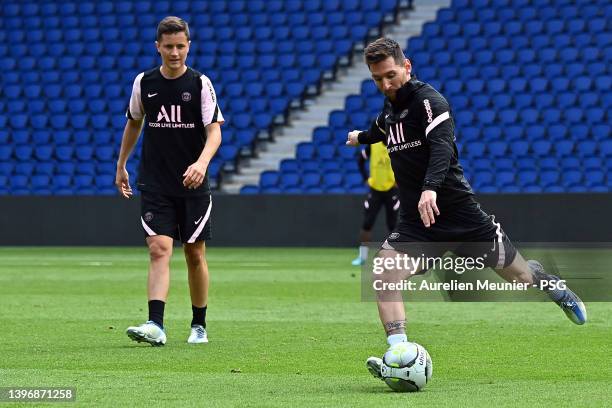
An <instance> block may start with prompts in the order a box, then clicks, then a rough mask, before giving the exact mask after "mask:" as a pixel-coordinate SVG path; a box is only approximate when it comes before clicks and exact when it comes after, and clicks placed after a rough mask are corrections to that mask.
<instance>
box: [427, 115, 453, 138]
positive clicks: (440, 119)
mask: <svg viewBox="0 0 612 408" xmlns="http://www.w3.org/2000/svg"><path fill="white" fill-rule="evenodd" d="M446 119H450V114H449V113H448V111H447V112H444V113H441V114H440V115H438V117H436V118H435V119H434V120H433V121H432V122H431V123H430V124H429V126H427V129H425V137H427V135H428V134H429V132H431V131H432V130H434V129H435V128H436V126H438V125H439V124H440V123H442V122H444V121H445V120H446Z"/></svg>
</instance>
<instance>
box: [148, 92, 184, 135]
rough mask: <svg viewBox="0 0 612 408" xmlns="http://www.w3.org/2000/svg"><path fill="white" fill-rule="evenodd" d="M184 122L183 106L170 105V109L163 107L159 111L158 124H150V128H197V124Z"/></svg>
mask: <svg viewBox="0 0 612 408" xmlns="http://www.w3.org/2000/svg"><path fill="white" fill-rule="evenodd" d="M190 97H191V95H190ZM182 122H183V121H182V119H181V105H170V108H168V109H166V107H165V106H164V105H162V106H161V108H160V109H159V113H158V114H157V122H149V127H153V128H184V129H193V128H195V123H182Z"/></svg>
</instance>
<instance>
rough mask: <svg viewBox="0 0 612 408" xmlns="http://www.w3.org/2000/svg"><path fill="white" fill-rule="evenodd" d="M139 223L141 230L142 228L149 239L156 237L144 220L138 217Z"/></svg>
mask: <svg viewBox="0 0 612 408" xmlns="http://www.w3.org/2000/svg"><path fill="white" fill-rule="evenodd" d="M140 221H141V222H142V228H144V230H145V231H146V232H147V234H149V236H150V237H152V236H155V235H157V234H156V233H155V231H153V230H152V229H151V227H149V226H148V225H147V223H146V222H145V220H144V218H142V217H140Z"/></svg>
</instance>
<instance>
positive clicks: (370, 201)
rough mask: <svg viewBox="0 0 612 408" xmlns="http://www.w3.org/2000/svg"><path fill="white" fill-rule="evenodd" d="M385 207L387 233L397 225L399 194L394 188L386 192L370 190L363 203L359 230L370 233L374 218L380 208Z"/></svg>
mask: <svg viewBox="0 0 612 408" xmlns="http://www.w3.org/2000/svg"><path fill="white" fill-rule="evenodd" d="M383 206H384V207H385V213H386V217H387V218H386V219H387V228H389V231H393V230H394V229H395V225H396V224H397V214H398V212H399V207H400V201H399V192H398V190H397V188H396V187H394V188H392V189H391V190H387V191H378V190H374V189H373V188H370V192H369V193H368V197H367V198H366V200H365V201H364V203H363V208H364V217H363V224H362V226H361V228H362V229H363V230H365V231H371V230H372V227H373V226H374V222H375V221H376V216H377V215H378V213H379V212H380V209H381V208H382V207H383Z"/></svg>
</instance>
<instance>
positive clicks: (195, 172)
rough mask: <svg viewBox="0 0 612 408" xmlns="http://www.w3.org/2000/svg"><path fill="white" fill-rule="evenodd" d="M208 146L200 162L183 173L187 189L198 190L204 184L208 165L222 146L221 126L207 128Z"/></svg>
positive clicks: (215, 124) (215, 125)
mask: <svg viewBox="0 0 612 408" xmlns="http://www.w3.org/2000/svg"><path fill="white" fill-rule="evenodd" d="M206 134H207V136H206V144H205V145H204V149H203V150H202V153H201V154H200V157H199V158H198V160H197V161H196V162H195V163H193V164H192V165H191V166H189V167H187V170H185V172H184V173H183V185H184V186H185V187H187V188H190V189H193V188H198V187H200V185H202V183H203V182H204V178H205V177H206V171H207V169H208V165H209V163H210V161H211V160H212V158H213V156H214V155H215V153H217V149H219V146H220V145H221V125H220V124H219V122H213V123H210V124H208V125H207V126H206Z"/></svg>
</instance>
